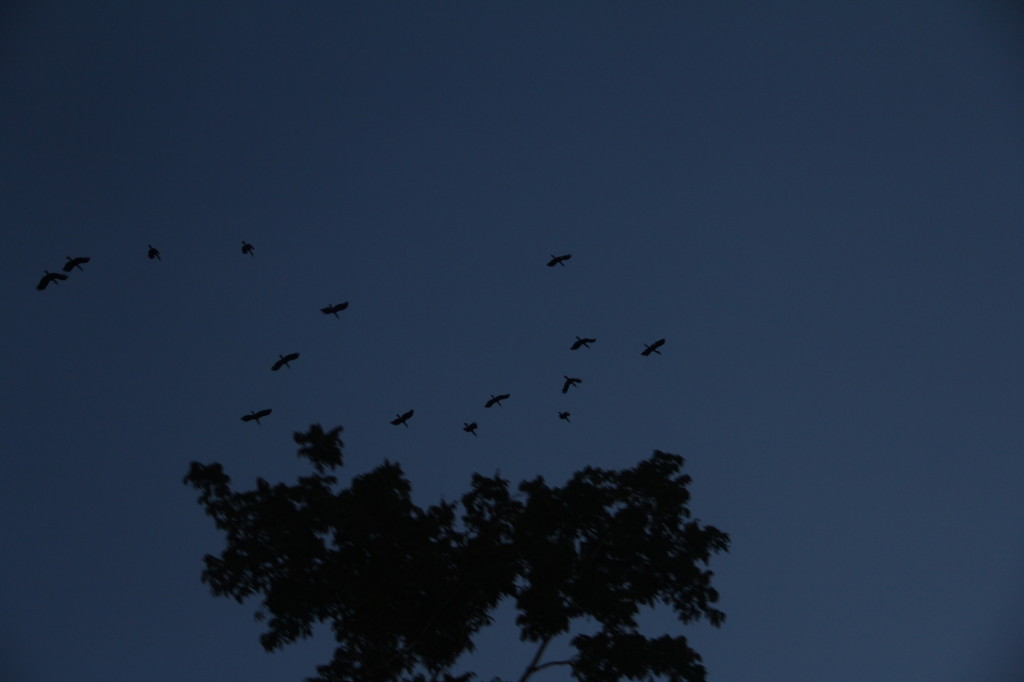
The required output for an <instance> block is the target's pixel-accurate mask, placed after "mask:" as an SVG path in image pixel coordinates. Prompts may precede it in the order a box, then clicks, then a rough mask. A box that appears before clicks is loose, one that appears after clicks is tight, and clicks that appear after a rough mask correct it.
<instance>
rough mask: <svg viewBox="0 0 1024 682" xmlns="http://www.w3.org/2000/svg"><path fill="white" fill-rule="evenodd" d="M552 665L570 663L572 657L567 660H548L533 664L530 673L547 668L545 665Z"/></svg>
mask: <svg viewBox="0 0 1024 682" xmlns="http://www.w3.org/2000/svg"><path fill="white" fill-rule="evenodd" d="M553 665H572V659H569V660H567V661H548V662H547V663H541V664H540V665H537V666H534V667H533V670H531V671H530V673H531V674H532V673H535V672H537V671H538V670H543V669H544V668H547V667H550V666H553Z"/></svg>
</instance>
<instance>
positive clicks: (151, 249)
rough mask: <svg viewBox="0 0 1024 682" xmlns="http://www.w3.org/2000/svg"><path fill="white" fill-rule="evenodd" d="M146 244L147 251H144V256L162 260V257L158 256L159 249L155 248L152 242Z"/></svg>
mask: <svg viewBox="0 0 1024 682" xmlns="http://www.w3.org/2000/svg"><path fill="white" fill-rule="evenodd" d="M146 246H148V247H149V251H147V252H146V256H148V257H149V260H153V259H154V258H155V259H157V260H163V259H162V258H160V251H159V249H157V248H156V247H155V246H153V245H152V244H146Z"/></svg>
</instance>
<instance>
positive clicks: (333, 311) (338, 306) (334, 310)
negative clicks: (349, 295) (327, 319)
mask: <svg viewBox="0 0 1024 682" xmlns="http://www.w3.org/2000/svg"><path fill="white" fill-rule="evenodd" d="M347 307H348V301H345V302H344V303H335V304H333V305H329V306H327V307H326V308H321V309H320V312H322V313H323V314H324V315H334V316H335V317H337V316H338V313H340V312H341V311H342V310H344V309H345V308H347Z"/></svg>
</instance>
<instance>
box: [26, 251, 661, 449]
mask: <svg viewBox="0 0 1024 682" xmlns="http://www.w3.org/2000/svg"><path fill="white" fill-rule="evenodd" d="M147 248H148V251H147V252H146V256H147V257H148V258H149V259H150V260H162V259H161V258H160V251H159V249H157V248H156V247H154V246H153V245H152V244H148V245H147ZM242 253H243V254H244V255H247V256H255V248H254V247H253V245H252V244H250V243H249V242H247V241H245V240H243V241H242ZM570 258H572V254H571V253H566V254H563V255H561V256H555V255H552V256H551V260H549V261H548V262H547V266H548V267H554V266H556V265H561V266H562V267H565V262H566V261H567V260H569V259H570ZM89 260H90V259H89V258H88V257H86V256H78V257H76V258H72V257H71V256H67V262H65V263H64V265H63V266H62V268H61V269H62V270H63V271H64V272H68V273H70V272H72V271H73V270H76V269H77V270H84V268H82V265H84V264H85V263H88V262H89ZM43 272H44V274H43V277H42V279H40V280H39V284H37V285H36V289H38V290H39V291H43V290H44V289H46V287H47V286H49V285H50V283H53V284H57V283H58V282H59V281H62V280H66V279H67V278H68V276H67V275H65V274H62V273H59V272H50V271H49V270H44V271H43ZM346 308H348V301H343V302H341V303H332V304H330V305H327V306H325V307H323V308H321V309H320V312H321V313H323V314H324V315H334V316H335V317H338V313H340V312H342V311H343V310H345V309H346ZM592 343H597V339H595V338H588V337H580V336H577V337H576V340H575V341H573V342H572V344H571V345H570V346H569V350H579V349H580V348H590V344H592ZM663 345H665V339H658V340H657V341H654V342H653V343H650V344H644V349H643V350H642V351H641V352H640V354H641V355H643V356H645V357H646V356H649V355H651V354H652V353H654V354H656V355H661V351H660V350H659V348H661V347H662V346H663ZM298 359H299V353H288V354H287V355H284V354H282V355H278V358H277V360H276V361H275V362H274V363H273V364H272V365H271V366H270V369H271V371H273V372H276V371H278V370H280V369H281V368H282V367H288V368H291V364H290V363H292V362H294V361H295V360H298ZM562 376H563V378H564V379H565V381H564V383H563V384H562V393H568V392H569V389H570V388H572V387H573V386H575V385H577V384H579V383H581V382H582V381H583V379H580V378H579V377H570V376H568V375H562ZM511 397H512V396H511V394H509V393H502V394H500V395H494V394H491V397H490V398H489V399H488V400H487V401H486V402H485V403H484V407H487V408H490V407H494V406H495V405H497V406H499V407H500V406H501V402H502V401H503V400H508V399H509V398H511ZM272 412H273V410H272V409H270V408H265V409H262V410H253V411H252V412H250V413H249V414H247V415H244V416H242V421H243V422H250V421H254V422H256V424H257V425H258V424H259V423H260V419H263V418H264V417H266V416H268V415H270V414H271V413H272ZM413 414H415V410H408V411H407V412H401V413H398V414H396V415H395V418H394V419H392V420H391V423H392V424H393V425H395V426H404V427H406V428H408V427H409V420H410V419H411V418H412V416H413ZM570 416H571V413H569V412H559V413H558V418H559V419H561V420H563V421H566V422H569V421H570V419H569V417H570ZM477 428H478V424H477V423H476V422H464V423H463V425H462V430H463V431H465V432H466V433H471V434H473V435H474V436H476V435H477V433H476V430H477Z"/></svg>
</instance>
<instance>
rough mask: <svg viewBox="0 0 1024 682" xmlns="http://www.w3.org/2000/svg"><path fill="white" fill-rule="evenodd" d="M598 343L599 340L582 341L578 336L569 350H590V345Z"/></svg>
mask: <svg viewBox="0 0 1024 682" xmlns="http://www.w3.org/2000/svg"><path fill="white" fill-rule="evenodd" d="M596 341H597V339H581V338H580V337H578V336H577V337H576V340H575V341H573V342H572V345H571V346H569V350H579V349H580V348H581V347H582V348H590V344H592V343H595V342H596Z"/></svg>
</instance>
